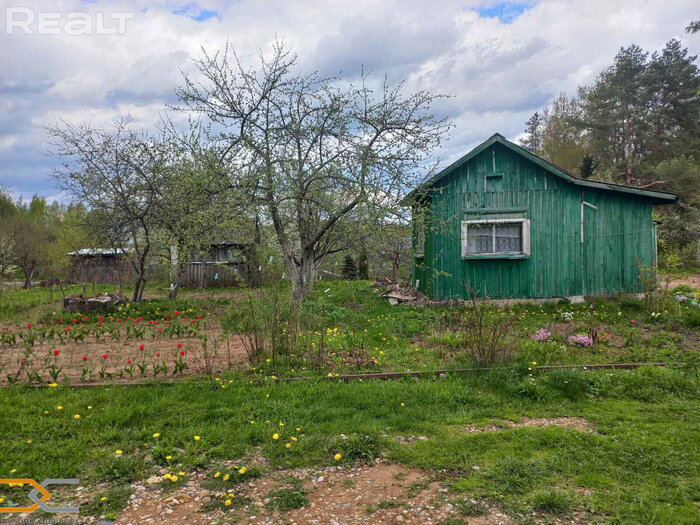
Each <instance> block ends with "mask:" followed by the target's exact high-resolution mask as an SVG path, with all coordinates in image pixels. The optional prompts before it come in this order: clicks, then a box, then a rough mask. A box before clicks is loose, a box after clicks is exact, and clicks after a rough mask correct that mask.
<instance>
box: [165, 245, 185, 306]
mask: <svg viewBox="0 0 700 525" xmlns="http://www.w3.org/2000/svg"><path fill="white" fill-rule="evenodd" d="M184 271H185V268H184V266H183V265H181V264H180V263H179V260H178V254H177V246H176V245H175V244H173V245H172V246H171V247H170V293H169V294H168V297H169V298H170V299H172V300H173V301H174V300H175V299H177V292H178V291H179V290H180V283H181V282H182V275H183V274H184Z"/></svg>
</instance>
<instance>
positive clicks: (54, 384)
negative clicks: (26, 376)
mask: <svg viewBox="0 0 700 525" xmlns="http://www.w3.org/2000/svg"><path fill="white" fill-rule="evenodd" d="M49 386H50V387H51V388H56V387H57V386H58V383H51V384H50V385H49Z"/></svg>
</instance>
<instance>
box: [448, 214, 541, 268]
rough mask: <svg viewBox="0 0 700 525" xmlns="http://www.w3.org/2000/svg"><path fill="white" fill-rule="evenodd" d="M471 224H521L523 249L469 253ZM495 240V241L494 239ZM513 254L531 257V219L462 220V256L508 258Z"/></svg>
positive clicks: (467, 257) (466, 257)
mask: <svg viewBox="0 0 700 525" xmlns="http://www.w3.org/2000/svg"><path fill="white" fill-rule="evenodd" d="M470 224H479V225H484V224H520V225H521V232H522V250H521V251H519V252H488V253H467V240H468V238H469V225H470ZM494 242H495V241H494ZM513 256H521V257H529V256H530V219H526V218H517V219H483V220H482V219H478V220H464V221H462V258H463V259H472V258H475V259H478V258H491V259H498V258H503V259H507V258H509V257H513Z"/></svg>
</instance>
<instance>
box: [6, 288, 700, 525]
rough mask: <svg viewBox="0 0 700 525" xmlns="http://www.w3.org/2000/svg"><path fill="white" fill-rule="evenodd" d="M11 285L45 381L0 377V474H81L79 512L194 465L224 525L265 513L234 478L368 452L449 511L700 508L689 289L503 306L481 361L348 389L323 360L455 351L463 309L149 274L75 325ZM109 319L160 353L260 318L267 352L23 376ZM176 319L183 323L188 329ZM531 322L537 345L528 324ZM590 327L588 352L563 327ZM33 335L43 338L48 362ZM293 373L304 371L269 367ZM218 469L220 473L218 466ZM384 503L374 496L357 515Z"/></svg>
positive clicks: (456, 359)
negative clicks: (85, 378)
mask: <svg viewBox="0 0 700 525" xmlns="http://www.w3.org/2000/svg"><path fill="white" fill-rule="evenodd" d="M113 288H114V287H112V288H110V287H105V289H106V290H110V289H112V290H113ZM54 291H55V290H54ZM75 291H78V290H75ZM691 292H692V291H691ZM691 292H687V291H686V294H688V295H689V296H690V297H695V296H693V295H692V293H691ZM12 293H13V294H15V295H14V297H15V298H16V300H14V301H15V302H14V303H12V304H15V310H13V312H12V313H11V314H10V315H2V316H0V318H1V319H2V322H0V324H2V325H3V326H7V327H8V328H7V330H6V331H5V332H3V333H4V335H3V336H2V337H3V347H2V350H1V351H3V352H8V351H10V350H12V349H13V348H14V350H18V349H20V350H21V351H22V352H25V353H24V354H23V355H25V356H28V357H25V358H26V359H28V358H31V359H35V362H36V363H37V365H35V369H34V371H35V372H37V373H39V375H40V376H41V378H42V379H41V381H39V380H34V381H26V380H19V381H16V382H14V384H13V385H12V386H5V387H3V388H0V406H1V407H2V418H0V447H1V448H0V449H1V450H2V454H1V455H0V474H1V475H3V476H7V477H19V476H26V477H31V478H34V479H37V480H42V479H45V478H48V477H79V478H81V486H82V485H84V486H87V487H90V488H91V494H95V495H94V496H91V498H90V499H88V500H84V501H81V504H82V506H81V513H82V514H83V515H84V516H101V515H105V516H108V517H111V518H113V517H115V516H118V515H119V513H120V512H122V510H123V509H124V508H125V506H127V505H128V503H129V501H130V500H129V498H130V495H131V493H132V492H133V490H134V489H133V486H132V485H131V483H133V482H141V483H142V482H143V481H144V480H146V479H148V478H149V477H152V476H158V477H159V479H160V477H161V476H162V475H163V472H164V471H167V473H168V474H169V475H170V474H172V475H173V476H175V481H173V478H172V476H171V477H170V478H167V481H163V482H162V483H159V485H158V487H159V490H161V491H162V494H163V498H165V497H167V496H168V494H170V493H173V491H177V490H179V489H182V488H184V487H186V484H187V482H188V481H189V480H194V479H199V478H200V477H202V476H204V478H203V479H205V483H204V486H206V487H208V489H210V490H212V491H213V493H214V494H215V498H216V499H215V500H213V501H212V502H211V503H207V505H206V506H205V507H206V509H208V510H209V511H212V512H219V513H220V514H219V518H220V521H221V522H223V521H226V520H227V519H230V520H245V519H246V516H247V517H250V516H251V515H252V514H253V513H255V512H258V511H262V510H263V509H262V506H261V507H260V508H257V507H256V504H254V503H252V502H253V500H254V498H253V497H252V496H250V497H249V495H247V494H246V491H247V490H250V486H249V485H248V484H247V483H248V482H249V481H250V480H252V479H255V478H257V477H263V478H266V479H267V478H268V477H270V479H274V476H275V475H276V473H277V472H279V471H280V469H286V470H284V472H288V471H289V469H292V471H293V472H297V470H299V469H305V468H324V467H328V466H338V465H340V466H341V467H342V468H343V469H347V468H349V467H350V466H352V465H355V466H356V465H359V464H363V463H364V464H366V463H369V464H372V463H374V462H375V461H376V460H377V459H379V458H382V460H383V461H388V462H393V463H396V464H400V465H403V466H405V467H406V468H415V469H421V472H425V473H427V475H428V476H429V477H430V480H432V481H433V482H435V483H439V484H440V485H441V487H442V490H444V491H446V492H444V493H441V494H442V496H441V497H442V498H443V499H442V500H441V503H440V504H443V505H444V504H448V503H449V504H451V505H452V508H454V509H458V510H459V513H461V514H460V516H459V520H466V519H467V518H468V517H469V516H471V515H473V514H478V513H479V512H480V509H481V505H483V504H486V505H490V506H491V508H498V509H500V510H501V511H503V512H506V513H507V514H508V515H509V516H510V517H511V518H513V519H514V520H515V521H516V522H519V523H529V522H556V520H566V519H571V520H575V521H577V522H586V523H588V522H595V523H597V522H604V523H698V522H700V514H699V512H698V501H699V500H700V482H698V480H699V479H700V450H699V449H700V404H699V403H698V401H699V398H700V373H699V372H698V366H697V363H698V359H697V355H698V348H700V331H699V330H698V327H700V309H699V308H698V307H696V306H695V305H693V304H691V303H677V304H676V303H675V301H674V303H673V304H671V308H670V309H669V310H663V311H659V312H650V311H649V309H648V308H646V307H645V306H644V304H643V303H642V302H641V301H638V300H627V299H621V300H618V301H610V302H606V301H598V302H596V303H594V304H593V305H591V304H582V305H572V304H568V303H565V304H559V305H554V304H548V305H531V304H517V305H511V306H508V307H506V308H504V309H494V310H493V311H492V312H491V314H493V315H498V316H501V318H502V319H504V320H507V326H508V331H509V333H510V334H511V335H512V350H513V353H512V355H511V356H510V360H509V361H508V362H506V363H504V364H503V365H501V368H499V369H497V370H494V371H491V372H487V373H479V374H475V373H473V374H469V375H459V374H456V373H449V374H448V375H447V377H442V378H435V377H426V378H424V379H402V380H391V381H377V380H371V381H367V380H365V381H356V382H349V383H346V382H342V381H339V380H338V379H335V375H336V374H341V373H346V372H351V373H352V372H358V371H360V372H378V371H393V370H434V369H440V368H444V369H448V370H449V369H455V368H466V367H470V366H472V365H473V363H472V362H471V361H470V359H469V357H468V352H466V351H465V348H466V347H467V346H468V344H469V337H468V335H469V334H468V333H467V331H466V330H467V329H466V328H465V325H464V324H463V319H464V318H465V316H467V315H468V311H467V309H466V308H465V307H454V306H453V307H418V306H408V305H402V306H393V307H392V306H390V305H389V304H388V302H387V301H386V300H385V299H384V298H382V297H381V295H380V294H378V293H377V292H376V291H375V289H374V288H372V287H371V286H370V285H369V283H367V282H354V283H342V282H340V283H339V282H331V283H323V282H322V283H319V284H318V286H317V288H316V292H315V294H314V295H313V297H312V298H311V299H309V300H308V301H307V302H306V303H305V305H304V307H303V310H302V311H301V312H299V313H298V314H297V315H298V317H297V318H296V322H295V323H291V322H288V321H295V319H290V318H289V317H288V314H287V313H286V300H287V297H288V295H287V294H288V290H286V289H285V288H281V289H276V290H273V289H269V290H261V291H254V292H245V291H241V290H219V291H198V290H191V291H184V293H183V294H182V296H181V298H180V299H178V301H176V302H172V301H169V300H167V299H164V298H162V297H163V295H164V293H165V291H164V290H160V289H159V288H157V287H154V288H153V289H152V290H151V297H154V298H153V299H151V300H149V301H146V302H144V303H140V304H129V305H124V306H122V307H121V308H120V309H115V310H114V311H112V312H107V313H106V314H104V315H103V319H102V320H100V319H99V317H98V316H97V315H91V316H85V317H83V316H80V315H76V316H75V321H73V316H72V315H64V314H63V313H62V312H61V311H60V310H58V301H59V299H60V298H59V297H56V296H55V295H54V297H53V299H52V298H51V296H50V294H49V293H48V292H47V290H46V289H43V290H30V291H16V290H15V291H13V292H12ZM158 297H160V298H158ZM5 298H7V296H5ZM17 298H19V299H17ZM5 304H9V303H5ZM17 305H19V306H17ZM276 305H277V306H276ZM280 305H282V306H281V307H280ZM54 312H55V313H54ZM652 313H653V314H654V315H651V314H652ZM176 314H177V315H176ZM173 315H176V317H177V319H178V320H177V322H174V321H173V317H172V316H173ZM200 316H201V318H200ZM183 317H184V319H183ZM137 319H140V321H136V320H137ZM195 319H196V320H197V321H196V322H194V321H195ZM166 320H167V321H168V323H169V324H168V323H165V321H166ZM29 322H31V323H32V326H31V327H28V323H29ZM122 322H123V323H127V324H129V323H132V324H131V325H130V326H131V328H129V330H128V331H127V332H121V333H122V336H121V337H122V339H121V341H119V340H117V342H113V343H110V344H113V345H117V344H120V345H121V344H125V345H126V346H127V347H128V348H131V347H133V349H136V348H138V347H139V344H145V346H146V347H147V350H145V351H146V352H149V351H153V352H155V349H153V350H151V348H153V347H154V346H155V345H156V343H157V342H158V341H160V340H161V339H163V341H161V343H163V344H166V345H170V346H173V348H175V347H174V345H175V343H176V342H177V341H179V340H182V338H183V337H187V338H188V341H189V343H187V344H192V345H196V344H201V345H203V346H204V347H207V345H209V346H211V341H210V340H208V339H207V338H209V337H212V335H211V333H216V334H218V335H217V337H220V338H234V339H237V338H238V335H236V334H240V335H242V336H244V337H246V334H247V335H248V336H250V335H251V334H257V336H258V337H259V339H260V340H261V341H263V340H264V341H265V343H264V345H262V346H263V347H264V350H263V351H262V352H261V354H260V355H259V358H258V359H257V360H256V361H255V362H248V361H246V360H244V361H240V362H236V363H234V364H232V365H229V366H228V367H225V368H224V369H219V370H216V371H215V374H214V375H213V376H210V377H207V376H206V375H199V376H190V377H185V378H183V379H181V380H178V381H177V382H168V383H165V382H162V381H161V378H162V377H163V376H164V375H167V373H166V374H161V375H159V376H158V377H157V378H155V379H154V378H153V377H149V376H146V379H147V380H148V381H150V383H148V384H144V385H131V386H129V385H109V384H103V385H98V386H92V387H87V388H74V387H72V386H70V383H73V384H74V383H76V382H80V380H77V379H75V378H73V379H72V380H70V381H68V380H67V379H65V378H64V379H60V378H59V379H58V380H57V381H56V383H58V385H57V386H53V387H47V386H42V387H39V388H36V387H35V386H27V383H28V382H33V383H34V384H35V385H36V384H37V383H38V382H40V383H44V385H46V384H48V383H49V382H51V380H50V379H48V377H44V376H43V375H41V374H44V372H43V371H42V369H41V366H43V365H41V364H40V363H42V362H43V363H44V364H45V365H46V366H48V364H51V363H56V361H55V359H57V358H56V357H55V356H54V354H53V353H52V351H53V349H54V347H55V348H57V349H58V348H60V356H61V358H63V357H64V354H66V353H70V352H73V351H74V352H75V355H76V356H82V355H83V354H84V353H90V354H91V355H93V356H94V355H96V356H97V357H95V359H98V360H99V359H100V355H101V353H102V352H101V351H100V345H101V344H103V343H102V342H101V341H105V340H106V339H108V338H109V334H110V333H111V332H109V329H110V328H111V327H114V326H116V324H119V323H122ZM200 324H201V325H203V326H209V327H210V328H211V327H216V328H215V330H216V332H211V330H210V329H209V328H206V329H205V328H203V329H201V330H200V329H199V328H198V327H199V325H200ZM120 326H122V325H121V324H120ZM187 326H190V327H191V326H195V327H197V328H192V329H191V333H190V332H188V334H186V335H183V332H182V330H184V329H185V327H187ZM504 326H506V325H504ZM64 327H70V328H71V330H72V331H70V332H62V330H65V328H64ZM290 327H293V328H294V330H295V333H294V334H293V336H292V335H290V334H289V331H290V330H291V328H290ZM119 329H120V330H121V329H122V328H119ZM161 329H162V330H163V332H161V331H160V330H161ZM543 329H544V330H548V331H549V332H550V335H549V336H547V338H546V339H547V340H539V341H538V340H534V339H533V336H534V334H536V333H537V331H538V330H543ZM59 332H62V333H63V336H62V337H60V338H59V336H58V335H54V333H56V334H58V333H59ZM127 333H128V334H129V335H128V338H127V341H126V342H125V341H124V339H123V338H124V337H125V334H127ZM592 333H593V334H595V340H594V341H593V343H592V344H591V345H590V346H587V345H583V346H582V345H580V344H577V343H576V342H572V340H571V339H570V338H571V337H572V336H582V337H583V336H585V335H586V334H592ZM66 334H72V335H70V336H67V335H66ZM95 334H97V335H98V336H99V337H98V338H97V339H96V340H95V341H93V342H89V343H88V340H89V339H90V338H91V337H94V336H95ZM83 335H84V336H85V339H81V337H82V336H83ZM273 337H274V338H275V340H276V341H277V344H276V347H275V350H274V353H273V351H272V347H271V346H270V341H271V340H272V338H273ZM39 339H40V340H41V341H42V342H41V346H36V341H37V340H39ZM57 339H60V343H59V342H56V340H57ZM17 345H20V346H19V347H18V346H17ZM56 345H58V346H56ZM60 345H63V346H60ZM33 348H37V349H38V348H41V349H42V350H41V352H46V353H47V355H46V356H45V357H44V358H43V361H42V360H41V359H40V358H39V356H38V355H37V356H34V355H33V354H32V352H34V350H32V349H33ZM87 348H90V349H91V350H89V352H88V350H86V349H87ZM130 351H131V350H130ZM134 351H135V350H134ZM190 351H193V350H192V347H191V346H188V347H187V355H188V356H189V355H190ZM36 352H39V350H36ZM110 353H111V351H110ZM319 353H320V354H321V355H322V358H321V359H319V357H318V356H319ZM52 359H54V361H51V360H52ZM78 359H79V358H78ZM91 359H92V357H91ZM149 359H150V355H149ZM659 361H665V362H666V363H668V364H671V366H668V367H666V368H653V367H643V368H640V369H635V370H629V371H627V370H614V371H613V370H581V369H579V370H556V371H539V370H537V369H536V365H535V364H539V365H546V364H569V363H578V364H594V363H603V362H618V363H619V362H659ZM110 363H111V361H110ZM118 366H119V367H122V366H125V365H124V364H121V365H118ZM169 370H170V368H169ZM13 371H14V369H12V368H8V369H6V370H5V371H3V376H4V375H5V374H6V373H9V372H13ZM114 373H115V374H116V371H114ZM44 375H45V374H44ZM299 375H305V376H308V377H309V379H308V380H307V381H304V382H286V381H284V379H285V378H287V377H293V376H299ZM328 376H331V377H328ZM109 377H110V378H112V377H114V378H115V379H116V378H117V377H122V375H119V376H117V375H114V376H113V375H109ZM280 378H281V379H283V381H282V382H279V383H278V382H277V379H280ZM20 379H22V378H21V377H20ZM35 379H36V377H35ZM122 379H124V377H122ZM76 416H78V417H76ZM561 418H566V419H561ZM570 421H573V424H572V425H569V424H568V423H567V422H570ZM196 437H198V439H197V438H196ZM336 457H337V458H338V459H336ZM232 465H235V468H233V467H232ZM294 469H297V470H294ZM217 472H218V473H220V474H221V473H226V474H228V476H227V478H226V480H224V475H221V476H216V477H215V474H216V473H217ZM197 483H199V481H198V482H197ZM426 483H427V482H426ZM305 487H306V486H305ZM307 489H308V487H306V488H303V487H302V485H301V481H300V480H298V479H297V478H294V477H293V476H292V477H291V478H289V479H287V478H285V480H284V482H283V483H282V484H281V485H280V486H279V487H278V489H277V490H276V491H273V492H271V493H270V494H271V495H270V497H269V498H267V499H268V500H269V502H268V503H265V504H264V505H263V506H264V507H265V509H267V510H268V511H269V512H272V511H273V510H274V511H275V512H279V513H282V515H284V513H285V512H288V511H289V509H293V508H295V507H299V506H301V505H304V504H305V502H307V501H308V500H307V492H306V491H307ZM416 490H418V489H416ZM234 491H235V495H234V494H233V492H234ZM26 492H27V491H26V490H24V489H23V488H18V487H0V498H4V499H5V500H6V501H10V502H12V503H13V504H15V505H16V504H21V503H22V502H23V499H22V498H26V494H25V493H26ZM309 497H311V496H309ZM56 498H57V501H61V499H62V498H63V499H67V500H68V501H71V499H70V498H71V493H70V491H65V493H62V492H61V491H60V490H59V491H57V495H56ZM219 498H221V499H219ZM409 498H410V491H409ZM225 501H229V505H230V506H228V505H226V504H225ZM397 505H398V504H397V503H396V502H391V501H385V502H380V504H377V505H376V506H374V507H368V510H367V513H368V515H370V514H372V515H374V513H375V512H379V513H381V512H382V511H384V510H387V509H392V508H394V507H396V506H397ZM243 508H245V509H248V510H246V511H245V512H247V514H245V513H244V511H243V510H242V509H243ZM206 509H205V510H206ZM256 509H257V510H256ZM228 513H231V514H230V515H229V514H228ZM242 513H243V514H242ZM227 516H230V518H227ZM459 520H458V521H457V522H460V521H459ZM453 522H454V521H449V523H453ZM444 523H448V521H445V522H444Z"/></svg>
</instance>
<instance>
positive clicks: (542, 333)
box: [532, 328, 552, 343]
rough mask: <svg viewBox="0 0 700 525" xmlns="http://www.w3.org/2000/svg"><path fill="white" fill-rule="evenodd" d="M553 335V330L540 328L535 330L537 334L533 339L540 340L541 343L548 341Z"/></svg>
mask: <svg viewBox="0 0 700 525" xmlns="http://www.w3.org/2000/svg"><path fill="white" fill-rule="evenodd" d="M551 337H552V332H550V331H549V330H547V329H546V328H540V329H539V330H537V332H535V335H533V336H532V339H533V340H534V341H539V342H540V343H546V342H547V341H549V340H550V338H551Z"/></svg>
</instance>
